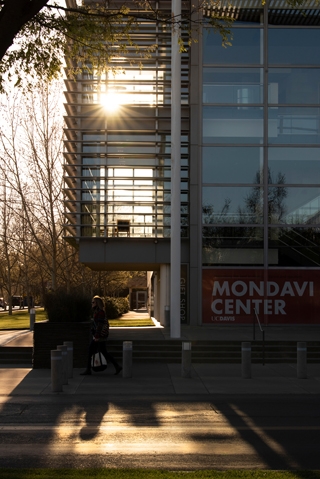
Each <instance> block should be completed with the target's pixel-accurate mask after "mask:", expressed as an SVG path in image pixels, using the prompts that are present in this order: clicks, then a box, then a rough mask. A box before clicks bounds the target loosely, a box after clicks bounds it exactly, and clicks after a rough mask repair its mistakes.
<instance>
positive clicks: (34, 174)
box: [1, 85, 63, 289]
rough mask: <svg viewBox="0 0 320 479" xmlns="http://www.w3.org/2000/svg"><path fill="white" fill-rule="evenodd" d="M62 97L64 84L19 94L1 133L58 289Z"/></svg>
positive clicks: (12, 180) (16, 187)
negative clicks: (59, 86)
mask: <svg viewBox="0 0 320 479" xmlns="http://www.w3.org/2000/svg"><path fill="white" fill-rule="evenodd" d="M57 95H60V93H59V90H58V88H57V89H56V91H54V93H52V92H50V93H49V91H48V86H47V85H43V88H42V90H41V91H39V92H37V95H35V94H30V96H29V97H28V98H25V97H22V96H20V97H18V96H16V97H15V98H14V100H13V101H12V103H11V104H9V105H8V106H7V122H6V128H5V129H3V131H2V132H1V133H2V134H1V147H2V148H1V149H2V153H1V156H2V165H3V166H2V169H4V168H5V170H6V178H7V186H8V187H9V188H11V189H12V191H14V192H15V194H16V195H17V196H18V197H19V200H20V202H21V210H20V211H21V213H20V221H21V223H23V224H24V225H27V227H28V230H29V232H30V234H31V236H32V242H33V244H34V246H36V249H37V250H38V253H39V254H40V257H41V261H42V263H43V265H44V266H45V270H46V271H47V272H49V274H50V278H49V280H50V282H51V285H52V288H53V289H56V286H57V271H58V261H59V242H60V241H61V237H62V232H63V206H62V205H63V203H62V159H61V154H62V152H61V150H62V133H63V130H62V123H61V121H62V115H61V113H60V111H59V109H58V108H57V105H58V104H59V101H57ZM34 250H35V248H33V251H34ZM24 254H26V251H25V250H24Z"/></svg>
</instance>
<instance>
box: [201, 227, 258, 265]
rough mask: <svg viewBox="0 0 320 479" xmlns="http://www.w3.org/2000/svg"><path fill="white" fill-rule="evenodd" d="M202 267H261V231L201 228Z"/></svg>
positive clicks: (233, 228) (252, 229) (254, 229)
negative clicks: (213, 265)
mask: <svg viewBox="0 0 320 479" xmlns="http://www.w3.org/2000/svg"><path fill="white" fill-rule="evenodd" d="M202 233H203V240H202V263H203V264H204V265H207V266H208V265H212V264H219V265H238V266H239V265H262V264H263V229H262V228H248V227H245V228H243V227H227V226H226V227H222V228H221V227H220V228H219V227H203V229H202Z"/></svg>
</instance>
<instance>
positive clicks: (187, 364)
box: [181, 342, 191, 378]
mask: <svg viewBox="0 0 320 479" xmlns="http://www.w3.org/2000/svg"><path fill="white" fill-rule="evenodd" d="M181 376H182V377H183V378H191V343H190V342H182V354H181Z"/></svg>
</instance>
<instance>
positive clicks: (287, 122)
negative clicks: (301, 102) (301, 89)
mask: <svg viewBox="0 0 320 479" xmlns="http://www.w3.org/2000/svg"><path fill="white" fill-rule="evenodd" d="M268 128H269V143H271V144H276V143H283V144H294V143H296V144H297V143H302V144H318V143H320V136H319V109H318V108H302V107H282V108H281V107H279V108H269V121H268Z"/></svg>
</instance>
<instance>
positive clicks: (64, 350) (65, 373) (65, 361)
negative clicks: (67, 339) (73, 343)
mask: <svg viewBox="0 0 320 479" xmlns="http://www.w3.org/2000/svg"><path fill="white" fill-rule="evenodd" d="M57 350H58V351H61V352H62V384H68V352H67V346H64V345H63V344H59V346H57Z"/></svg>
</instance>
